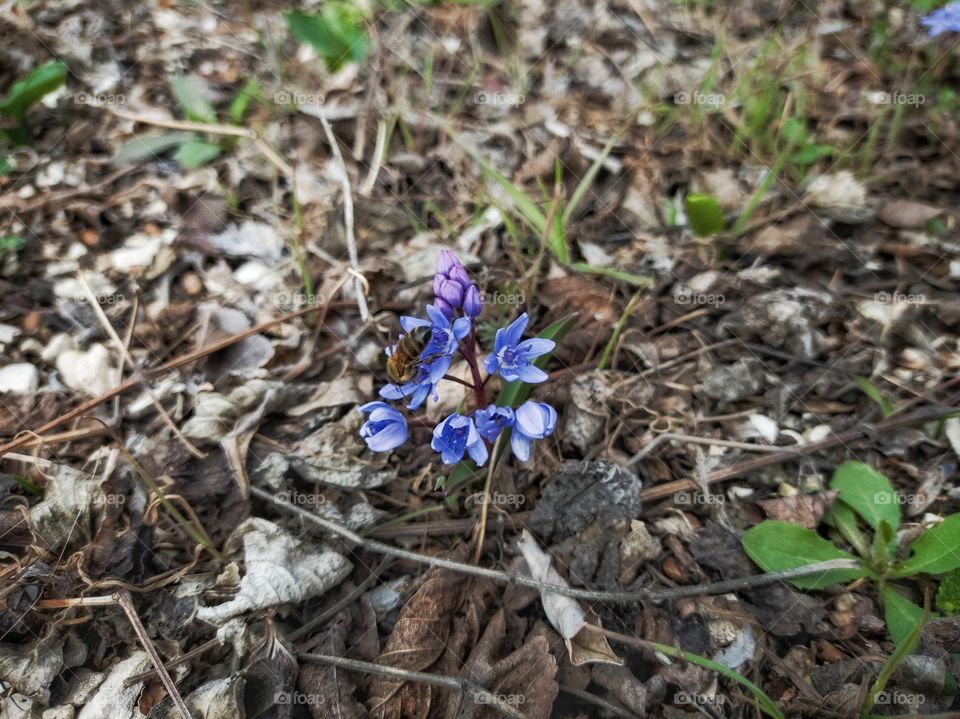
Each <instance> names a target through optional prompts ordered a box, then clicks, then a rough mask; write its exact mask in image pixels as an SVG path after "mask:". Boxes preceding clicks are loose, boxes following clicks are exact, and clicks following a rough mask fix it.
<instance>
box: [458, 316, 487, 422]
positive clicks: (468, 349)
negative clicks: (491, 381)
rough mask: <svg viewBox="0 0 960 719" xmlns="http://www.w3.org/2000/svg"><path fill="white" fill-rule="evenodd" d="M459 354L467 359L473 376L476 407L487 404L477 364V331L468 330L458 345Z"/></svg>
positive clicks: (479, 407)
mask: <svg viewBox="0 0 960 719" xmlns="http://www.w3.org/2000/svg"><path fill="white" fill-rule="evenodd" d="M460 354H462V355H463V358H464V359H465V360H466V361H467V365H468V366H469V367H470V375H471V376H472V377H473V396H474V399H476V401H477V409H481V408H483V407H486V406H487V392H486V390H485V389H484V387H483V384H484V383H483V380H482V379H481V378H480V367H479V366H478V365H477V331H476V329H471V330H470V335H469V336H468V337H467V338H466V340H465V341H464V343H463V344H462V345H460Z"/></svg>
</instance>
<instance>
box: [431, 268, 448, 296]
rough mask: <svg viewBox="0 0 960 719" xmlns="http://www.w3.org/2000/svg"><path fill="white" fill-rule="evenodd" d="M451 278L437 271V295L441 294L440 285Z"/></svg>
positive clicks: (435, 277) (434, 279)
mask: <svg viewBox="0 0 960 719" xmlns="http://www.w3.org/2000/svg"><path fill="white" fill-rule="evenodd" d="M447 279H449V278H448V277H447V276H446V275H441V274H440V273H437V274H435V275H434V276H433V294H434V295H436V296H437V297H439V296H440V285H441V284H442V283H443V282H445V281H446V280H447Z"/></svg>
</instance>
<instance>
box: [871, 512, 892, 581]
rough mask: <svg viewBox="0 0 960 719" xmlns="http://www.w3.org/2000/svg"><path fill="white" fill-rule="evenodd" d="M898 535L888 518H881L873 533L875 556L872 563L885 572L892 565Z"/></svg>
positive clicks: (879, 570) (878, 569)
mask: <svg viewBox="0 0 960 719" xmlns="http://www.w3.org/2000/svg"><path fill="white" fill-rule="evenodd" d="M896 540H897V535H896V534H895V533H894V531H893V527H891V526H890V523H889V522H887V520H886V519H881V520H880V523H879V524H877V529H876V531H875V532H874V535H873V557H872V560H873V561H872V562H871V564H872V565H873V567H875V568H876V570H877V571H878V572H881V573H883V572H884V571H885V570H886V568H887V567H889V566H890V560H891V559H892V558H893V552H894V548H895V547H896Z"/></svg>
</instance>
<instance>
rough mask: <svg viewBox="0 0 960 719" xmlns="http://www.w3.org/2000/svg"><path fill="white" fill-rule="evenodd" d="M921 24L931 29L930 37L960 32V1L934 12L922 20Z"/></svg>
mask: <svg viewBox="0 0 960 719" xmlns="http://www.w3.org/2000/svg"><path fill="white" fill-rule="evenodd" d="M920 22H921V23H922V24H923V25H926V26H927V27H928V28H930V30H929V34H930V37H936V36H937V35H940V34H942V33H945V32H960V0H957V1H955V2H952V3H949V4H947V5H944V6H943V7H942V8H940V9H939V10H934V11H933V12H932V13H930V14H929V15H927V16H926V17H923V18H920Z"/></svg>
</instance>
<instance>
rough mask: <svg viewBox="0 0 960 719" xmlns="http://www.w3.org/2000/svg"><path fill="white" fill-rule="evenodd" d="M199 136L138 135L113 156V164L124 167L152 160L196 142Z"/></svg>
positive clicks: (173, 134)
mask: <svg viewBox="0 0 960 719" xmlns="http://www.w3.org/2000/svg"><path fill="white" fill-rule="evenodd" d="M196 138H197V136H196V135H195V134H194V133H192V132H160V133H154V134H150V135H137V136H136V137H134V138H132V139H130V140H127V141H126V142H125V143H123V144H122V145H121V146H120V147H119V148H118V149H117V154H116V155H114V156H113V164H115V165H123V164H126V163H128V162H139V161H140V160H152V159H155V158H157V157H159V156H160V155H162V154H163V153H164V152H166V151H167V150H169V149H171V148H173V147H179V146H180V145H182V144H183V143H185V142H190V141H191V140H195V139H196Z"/></svg>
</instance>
